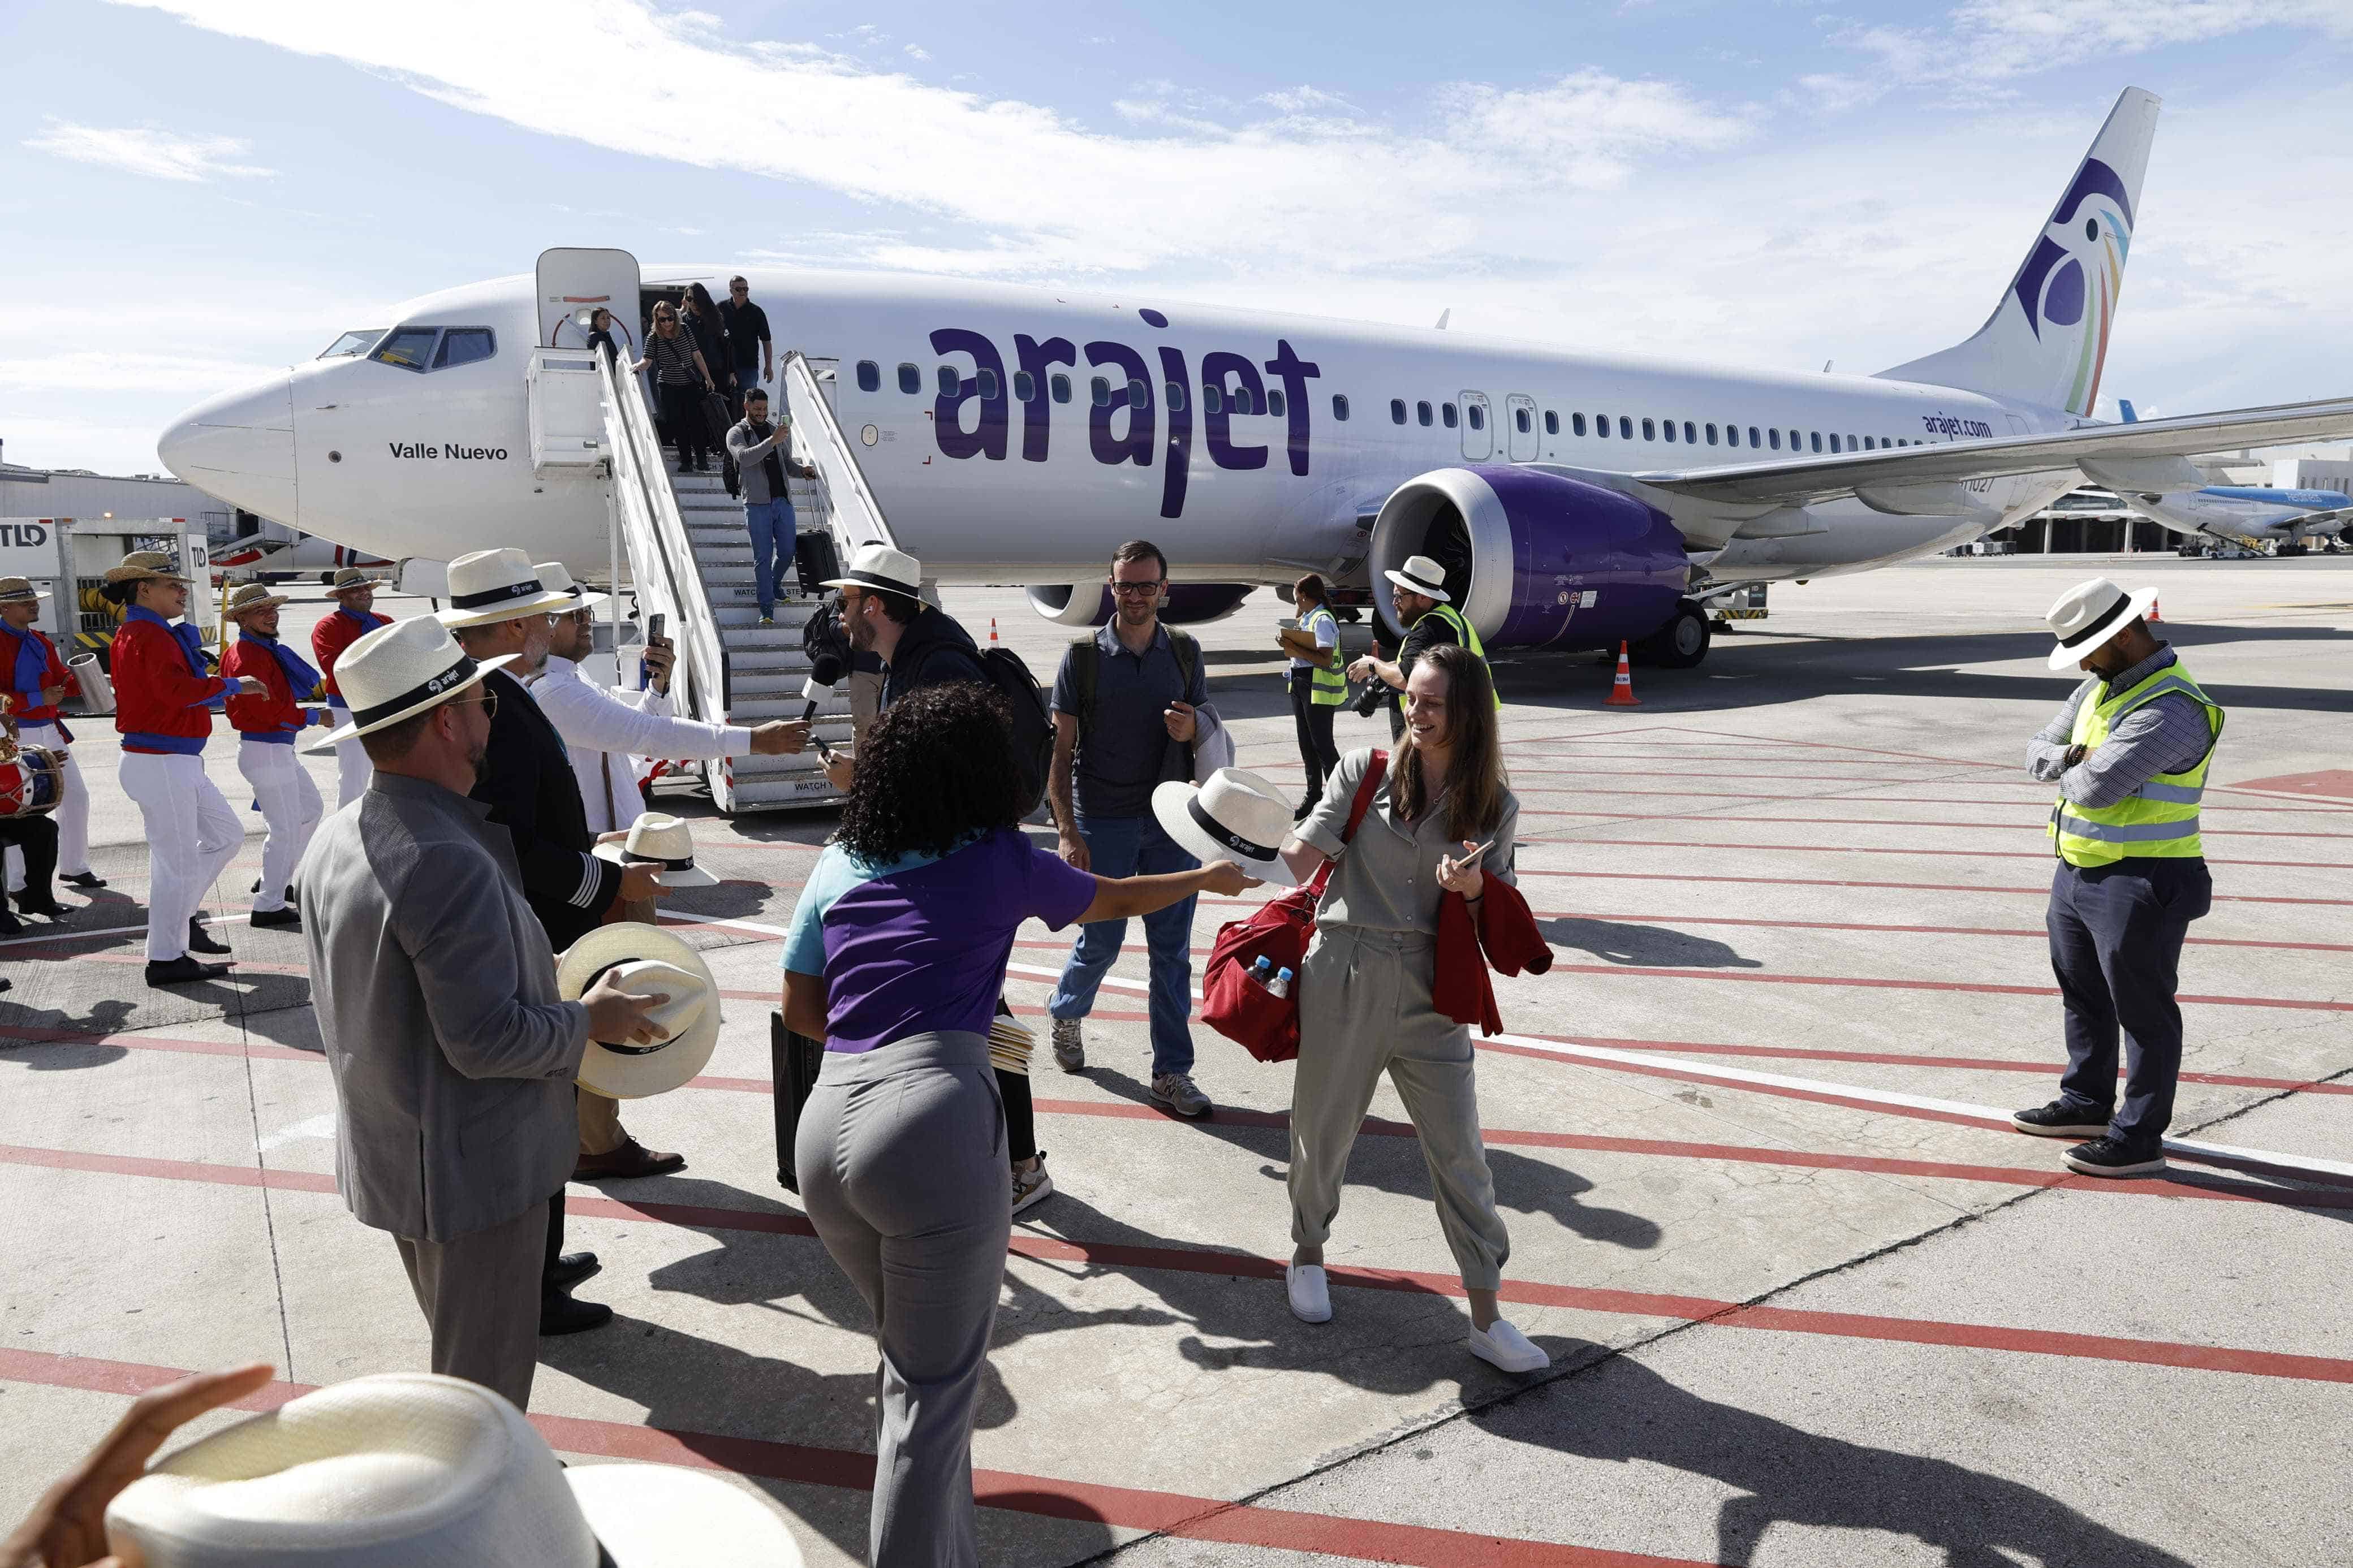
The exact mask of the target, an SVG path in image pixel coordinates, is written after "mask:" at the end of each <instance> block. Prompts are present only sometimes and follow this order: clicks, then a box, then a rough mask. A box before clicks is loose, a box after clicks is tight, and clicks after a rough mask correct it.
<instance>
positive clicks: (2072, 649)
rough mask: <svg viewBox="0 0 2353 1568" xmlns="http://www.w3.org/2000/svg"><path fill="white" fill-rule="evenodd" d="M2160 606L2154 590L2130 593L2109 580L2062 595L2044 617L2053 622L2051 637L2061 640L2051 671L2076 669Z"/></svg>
mask: <svg viewBox="0 0 2353 1568" xmlns="http://www.w3.org/2000/svg"><path fill="white" fill-rule="evenodd" d="M2156 603H2157V590H2156V589H2154V588H2143V589H2142V590H2141V591H2140V592H2138V593H2137V594H2127V593H2126V592H2125V591H2124V590H2123V589H2122V588H2119V587H2117V586H2116V584H2114V583H2111V582H2109V581H2108V580H2107V579H2106V578H2105V577H2094V578H2093V579H2092V580H2091V581H2090V582H2088V583H2078V584H2075V585H2074V586H2073V587H2072V588H2070V589H2068V590H2067V591H2066V592H2065V593H2063V594H2062V595H2059V602H2058V603H2057V604H2054V605H2052V606H2051V608H2050V611H2049V612H2048V613H2047V614H2046V615H2045V616H2043V619H2044V620H2046V621H2048V622H2050V623H2051V635H2052V636H2053V637H2057V638H2058V639H2059V646H2058V647H2054V648H2052V650H2051V668H2053V669H2073V668H2075V667H2076V666H2077V665H2080V664H2082V663H2083V662H2084V660H2085V659H2086V658H2090V657H2091V656H2092V655H2093V654H2094V653H2095V652H2097V651H2098V650H2099V648H2100V646H2101V645H2102V644H2103V643H2105V642H2106V641H2107V640H2108V639H2109V638H2110V637H2115V636H2116V634H2117V633H2118V632H2120V631H2122V630H2124V629H2125V628H2126V626H2130V625H2132V624H2133V623H2134V622H2135V621H2137V620H2138V619H2140V618H2141V617H2142V616H2145V615H2147V614H2148V607H2149V606H2150V605H2154V604H2156Z"/></svg>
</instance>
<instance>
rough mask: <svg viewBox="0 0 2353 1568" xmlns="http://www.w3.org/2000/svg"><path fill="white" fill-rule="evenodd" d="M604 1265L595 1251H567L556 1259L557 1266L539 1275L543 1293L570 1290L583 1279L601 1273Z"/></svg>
mask: <svg viewBox="0 0 2353 1568" xmlns="http://www.w3.org/2000/svg"><path fill="white" fill-rule="evenodd" d="M604 1267H605V1266H604V1265H603V1264H601V1263H599V1262H597V1261H596V1254H595V1253H593V1252H567V1253H565V1255H564V1256H563V1257H561V1258H557V1259H556V1260H555V1267H554V1268H551V1269H549V1270H548V1271H547V1272H546V1273H544V1274H543V1275H541V1276H540V1277H539V1283H540V1289H541V1291H542V1293H543V1294H554V1293H558V1292H563V1291H568V1290H570V1289H572V1287H574V1286H575V1285H577V1284H579V1283H580V1281H582V1280H583V1279H591V1278H593V1277H594V1276H596V1274H597V1273H599V1272H600V1271H601V1270H602V1269H603V1268H604Z"/></svg>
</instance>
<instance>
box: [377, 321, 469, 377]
mask: <svg viewBox="0 0 2353 1568" xmlns="http://www.w3.org/2000/svg"><path fill="white" fill-rule="evenodd" d="M383 337H384V341H383V342H379V343H377V344H376V346H375V353H371V354H369V355H368V358H370V359H372V360H375V361H376V362H377V363H380V364H396V365H398V366H399V367H400V368H401V369H403V370H413V371H418V372H423V371H428V370H448V369H449V368H451V367H452V366H455V365H461V364H473V363H477V362H478V361H481V360H486V359H489V358H491V357H492V356H493V355H495V354H496V353H498V352H499V340H498V336H497V334H496V333H494V332H492V331H491V329H490V328H488V327H395V328H393V329H392V331H389V332H386V333H385V334H383ZM437 345H438V348H437Z"/></svg>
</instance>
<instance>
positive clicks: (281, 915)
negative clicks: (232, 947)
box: [221, 906, 302, 952]
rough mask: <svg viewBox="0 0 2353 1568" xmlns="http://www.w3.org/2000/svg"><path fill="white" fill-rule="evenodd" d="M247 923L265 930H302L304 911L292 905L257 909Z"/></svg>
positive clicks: (224, 950)
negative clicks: (280, 907) (276, 908)
mask: <svg viewBox="0 0 2353 1568" xmlns="http://www.w3.org/2000/svg"><path fill="white" fill-rule="evenodd" d="M246 923H247V924H248V925H254V926H259V927H260V928H261V929H262V930H264V931H269V930H270V929H272V928H276V929H278V930H281V931H301V929H302V911H301V910H298V909H295V908H293V907H291V906H289V907H288V908H285V909H282V910H255V911H254V912H253V914H252V915H251V916H250V917H248V920H247V921H246ZM221 951H222V952H227V951H228V949H227V948H223V949H221Z"/></svg>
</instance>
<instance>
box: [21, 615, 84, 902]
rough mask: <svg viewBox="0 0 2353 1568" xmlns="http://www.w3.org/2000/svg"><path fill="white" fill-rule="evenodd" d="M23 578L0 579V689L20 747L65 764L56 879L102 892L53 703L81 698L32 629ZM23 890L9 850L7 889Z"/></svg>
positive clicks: (51, 648)
mask: <svg viewBox="0 0 2353 1568" xmlns="http://www.w3.org/2000/svg"><path fill="white" fill-rule="evenodd" d="M47 597H48V595H47V594H37V593H35V592H34V591H33V585H32V584H30V583H27V582H26V581H25V579H23V578H22V577H0V690H5V691H8V692H11V693H13V694H14V695H15V697H16V727H17V730H18V731H19V733H18V741H19V743H20V744H23V745H26V746H38V747H40V748H41V749H43V750H44V751H50V752H57V753H58V756H60V757H62V758H64V759H65V767H64V773H63V776H62V777H61V778H60V779H59V781H58V784H59V788H58V809H57V812H56V821H57V825H58V870H59V873H60V876H61V879H63V880H65V881H68V882H71V883H72V884H73V885H74V886H76V887H78V888H103V887H104V886H106V880H105V879H104V878H101V877H100V876H99V875H97V874H96V873H95V872H93V871H91V870H90V791H89V789H88V788H87V787H86V786H85V785H84V784H82V782H81V766H80V764H79V763H76V762H75V761H74V759H73V752H70V751H69V750H68V749H67V748H69V746H71V745H72V744H73V732H72V731H69V730H68V729H67V728H66V726H65V721H64V720H63V719H62V718H61V717H59V715H58V702H60V701H61V700H64V699H66V698H68V697H75V696H79V695H80V692H81V682H79V680H76V679H74V678H73V673H72V672H71V671H70V670H69V669H67V668H66V666H65V661H64V660H63V659H61V658H58V647H57V644H55V643H53V642H51V641H50V640H49V639H48V637H47V636H45V635H44V634H42V633H40V632H37V631H35V630H34V629H33V623H34V622H35V621H37V620H39V619H40V618H41V601H42V600H43V599H46V598H47ZM24 886H25V868H24V864H23V861H22V859H21V858H19V857H18V856H17V855H16V853H15V851H13V850H12V851H10V853H9V856H8V890H9V891H10V892H12V893H13V892H19V891H21V890H23V889H24Z"/></svg>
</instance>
